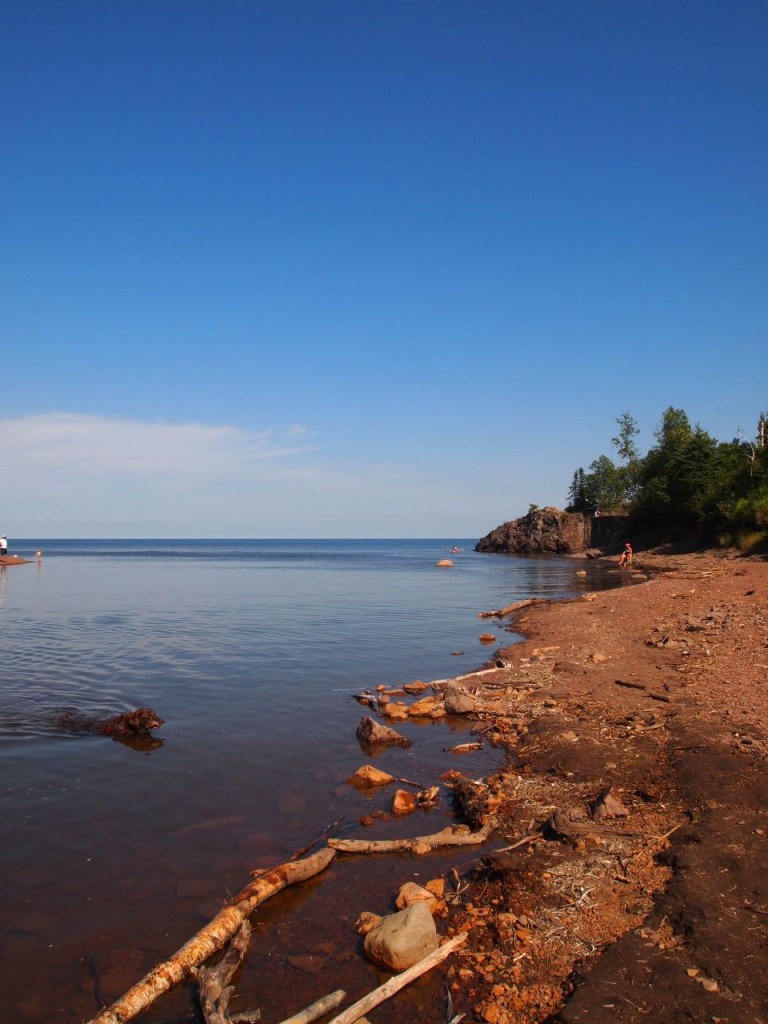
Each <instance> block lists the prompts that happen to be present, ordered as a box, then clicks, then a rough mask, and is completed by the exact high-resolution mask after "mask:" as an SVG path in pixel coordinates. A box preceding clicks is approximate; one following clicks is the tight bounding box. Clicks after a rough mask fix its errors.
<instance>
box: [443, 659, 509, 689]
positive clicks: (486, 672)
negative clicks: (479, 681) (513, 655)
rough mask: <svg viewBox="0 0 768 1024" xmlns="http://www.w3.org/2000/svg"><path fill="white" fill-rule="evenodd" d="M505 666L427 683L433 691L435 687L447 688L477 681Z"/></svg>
mask: <svg viewBox="0 0 768 1024" xmlns="http://www.w3.org/2000/svg"><path fill="white" fill-rule="evenodd" d="M505 667H506V666H504V665H497V666H496V667H495V668H479V669H478V670H477V672H465V673H464V674H463V675H460V676H448V677H447V678H446V679H432V680H430V682H428V683H427V686H431V687H432V689H434V688H435V687H441V686H447V685H448V683H463V682H464V681H465V680H467V679H476V678H477V677H478V676H489V675H491V674H492V673H493V672H498V671H499V669H501V668H505Z"/></svg>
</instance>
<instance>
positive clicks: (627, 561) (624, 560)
mask: <svg viewBox="0 0 768 1024" xmlns="http://www.w3.org/2000/svg"><path fill="white" fill-rule="evenodd" d="M632 555H633V551H632V545H631V544H630V543H629V541H627V543H626V544H625V545H624V550H623V551H622V552H621V557H620V558H619V565H632Z"/></svg>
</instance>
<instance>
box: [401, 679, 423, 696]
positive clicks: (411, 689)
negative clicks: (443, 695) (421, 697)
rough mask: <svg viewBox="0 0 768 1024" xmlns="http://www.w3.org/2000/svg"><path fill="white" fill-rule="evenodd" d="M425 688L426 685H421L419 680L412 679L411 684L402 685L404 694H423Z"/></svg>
mask: <svg viewBox="0 0 768 1024" xmlns="http://www.w3.org/2000/svg"><path fill="white" fill-rule="evenodd" d="M426 688H427V684H426V683H422V681H421V680H420V679H414V681H413V682H412V683H403V689H404V690H405V692H406V693H410V694H414V693H424V691H425V690H426Z"/></svg>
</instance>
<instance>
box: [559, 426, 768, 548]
mask: <svg viewBox="0 0 768 1024" xmlns="http://www.w3.org/2000/svg"><path fill="white" fill-rule="evenodd" d="M615 422H616V423H617V425H618V430H617V433H616V436H615V437H613V438H612V439H611V446H612V448H614V449H615V451H616V456H617V460H616V461H614V459H612V458H610V457H609V456H608V455H600V456H599V457H598V458H597V459H595V460H594V462H592V463H591V464H590V466H589V468H588V470H586V471H585V470H584V469H583V468H580V469H577V470H576V472H575V473H574V474H573V479H572V481H571V485H570V488H569V490H568V506H567V509H568V511H569V512H584V513H588V514H595V513H600V512H603V511H612V512H615V511H622V512H625V513H626V514H627V515H628V516H629V523H628V528H629V529H631V530H632V531H633V532H634V534H635V535H636V536H638V537H645V538H647V539H648V540H650V541H654V542H660V541H665V540H670V541H671V540H680V539H683V538H687V539H690V540H691V541H694V542H701V543H708V542H719V543H721V544H724V545H729V544H737V545H738V546H739V547H741V548H743V549H750V550H751V549H754V548H757V547H763V546H768V416H767V415H766V413H760V415H759V417H758V421H757V432H756V434H755V436H754V437H747V436H745V434H744V433H743V431H742V430H741V428H739V429H738V430H737V432H736V436H735V437H734V438H733V440H731V441H725V442H723V441H717V440H715V438H713V437H712V436H711V434H709V433H707V431H706V430H704V429H703V428H702V427H701V426H699V424H696V425H695V426H691V423H690V421H689V419H688V416H687V414H686V413H685V411H684V410H683V409H675V408H673V407H672V406H670V407H669V408H668V409H665V411H664V413H663V414H662V418H661V424H660V425H659V427H658V428H657V429H656V431H655V432H654V435H653V436H654V438H655V444H654V445H652V446H651V447H650V448H649V449H648V451H647V452H646V454H645V455H644V456H641V455H640V453H639V451H638V448H637V444H636V438H637V435H638V434H639V432H640V431H639V428H638V425H637V421H636V420H635V418H634V417H633V416H632V415H631V414H630V413H629V412H625V413H623V414H622V415H621V416H619V417H618V418H617V419H616V421H615Z"/></svg>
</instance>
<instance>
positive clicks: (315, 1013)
mask: <svg viewBox="0 0 768 1024" xmlns="http://www.w3.org/2000/svg"><path fill="white" fill-rule="evenodd" d="M346 997H347V993H346V992H345V991H344V989H343V988H337V989H336V991H335V992H331V993H330V995H327V996H323V998H322V999H318V1000H316V1001H315V1002H314V1003H312V1005H311V1006H308V1007H307V1008H306V1010H302V1011H301V1012H300V1013H294V1015H293V1016H292V1017H286V1018H285V1020H282V1021H280V1024H311V1022H312V1021H313V1020H317V1019H318V1017H324V1016H325V1015H326V1013H330V1012H331V1010H335V1009H336V1007H337V1006H341V1004H342V1003H343V1002H344V1000H345V999H346Z"/></svg>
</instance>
